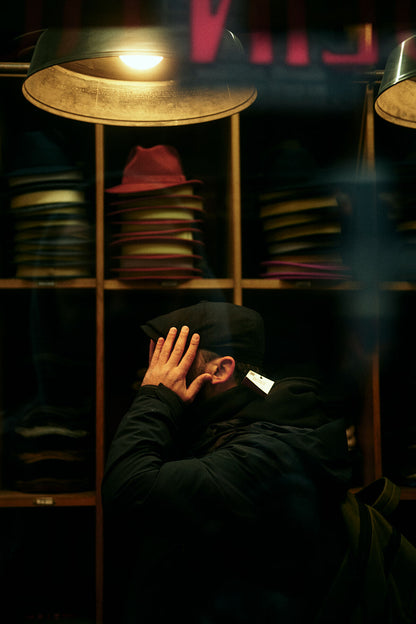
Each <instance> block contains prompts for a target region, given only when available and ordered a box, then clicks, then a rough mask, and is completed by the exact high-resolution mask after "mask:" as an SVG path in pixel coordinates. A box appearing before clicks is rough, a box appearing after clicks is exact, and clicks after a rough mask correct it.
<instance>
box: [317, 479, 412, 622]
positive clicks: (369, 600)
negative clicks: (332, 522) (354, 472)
mask: <svg viewBox="0 0 416 624" xmlns="http://www.w3.org/2000/svg"><path fill="white" fill-rule="evenodd" d="M371 496H373V499H372V500H371ZM399 499H400V489H399V488H398V486H396V485H395V484H394V483H392V482H391V481H389V480H388V479H386V478H382V479H378V480H377V481H375V482H374V483H373V484H371V485H370V486H368V487H366V488H363V490H361V491H360V492H358V493H357V495H353V494H351V493H348V494H347V497H346V499H345V501H344V502H343V503H342V514H343V517H344V521H345V525H346V528H347V532H348V536H349V548H348V551H347V553H346V555H345V558H344V560H343V562H342V565H341V567H340V569H339V571H338V573H337V576H336V578H335V579H334V582H333V584H332V586H331V589H330V591H329V593H328V595H327V597H326V599H325V602H324V604H323V605H322V608H321V610H320V612H319V614H318V616H317V617H316V619H315V620H314V622H315V624H326V623H328V624H329V623H330V622H332V623H333V622H337V624H341V623H345V624H346V623H348V624H373V623H374V624H376V623H377V624H415V623H416V548H415V547H414V546H413V545H412V544H411V543H410V542H409V541H408V540H407V539H406V538H405V537H404V535H402V534H401V533H400V532H399V531H398V530H397V529H396V528H395V527H393V526H392V525H391V524H390V522H389V521H388V520H387V517H386V516H388V515H389V514H391V513H392V511H394V509H395V507H396V506H397V504H398V502H399ZM364 501H366V502H364Z"/></svg>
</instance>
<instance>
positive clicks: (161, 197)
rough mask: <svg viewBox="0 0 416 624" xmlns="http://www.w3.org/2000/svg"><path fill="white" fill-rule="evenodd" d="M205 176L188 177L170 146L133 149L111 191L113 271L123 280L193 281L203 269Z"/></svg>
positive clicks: (109, 190)
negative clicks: (202, 187)
mask: <svg viewBox="0 0 416 624" xmlns="http://www.w3.org/2000/svg"><path fill="white" fill-rule="evenodd" d="M200 184H201V181H200V180H187V179H186V177H185V175H184V174H183V170H182V164H181V160H180V156H179V154H178V152H177V150H176V149H175V148H174V147H172V146H169V145H155V146H153V147H150V148H144V147H141V146H139V145H138V146H135V147H133V148H132V149H131V151H130V153H129V156H128V159H127V163H126V166H125V168H124V171H123V177H122V182H121V184H120V185H118V186H114V187H111V188H108V189H106V192H107V194H108V196H107V198H108V202H107V208H108V212H107V218H108V219H109V226H110V228H109V229H110V237H111V240H110V241H109V244H110V249H111V267H110V268H111V271H112V272H113V274H115V276H116V277H117V278H119V279H123V280H133V279H134V280H159V281H165V280H175V281H178V280H188V279H191V278H193V277H196V276H199V275H201V273H202V270H201V268H200V262H201V260H202V256H201V255H200V254H201V251H202V249H203V245H204V243H203V241H202V230H201V223H202V219H203V215H204V205H203V199H202V197H201V196H200V195H196V194H195V189H194V187H195V186H196V185H200Z"/></svg>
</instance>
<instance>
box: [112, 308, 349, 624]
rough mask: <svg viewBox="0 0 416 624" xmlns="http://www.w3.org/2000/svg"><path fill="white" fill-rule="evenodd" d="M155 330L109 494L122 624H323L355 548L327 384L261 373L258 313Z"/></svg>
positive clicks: (187, 312) (200, 311)
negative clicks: (322, 612)
mask: <svg viewBox="0 0 416 624" xmlns="http://www.w3.org/2000/svg"><path fill="white" fill-rule="evenodd" d="M143 330H144V331H145V333H146V334H147V335H148V337H149V338H150V351H149V367H148V369H147V371H146V374H145V376H144V378H143V382H142V385H141V387H140V389H139V391H138V393H137V397H136V398H135V400H134V401H133V404H132V406H131V408H130V409H129V411H128V412H127V414H126V415H125V416H124V418H123V420H122V421H121V423H120V425H119V428H118V431H117V433H116V435H115V437H114V440H113V441H112V444H111V447H110V450H109V455H108V460H107V466H106V471H105V477H104V481H103V486H102V495H103V503H104V506H105V510H106V522H107V524H106V527H105V528H106V542H107V545H109V547H110V550H111V553H112V556H111V559H110V561H111V563H110V565H109V567H110V568H111V570H112V581H111V584H110V585H109V590H110V589H111V593H112V594H113V592H114V591H115V584H116V583H117V582H118V594H117V598H114V597H113V598H112V599H111V602H112V606H113V608H114V609H115V613H116V614H117V618H118V620H117V621H119V622H129V623H130V622H141V623H143V624H150V623H159V622H168V621H178V622H181V624H184V623H193V624H194V623H198V624H214V623H217V622H221V623H222V622H224V624H225V623H227V624H233V623H235V624H237V623H238V624H240V623H247V624H248V623H250V624H254V623H256V624H257V623H263V622H273V623H276V624H277V623H278V622H279V623H280V622H283V623H285V624H286V623H287V624H289V623H290V624H294V623H305V622H312V621H313V617H314V614H315V613H317V612H318V610H319V605H320V603H321V601H322V598H323V596H324V595H325V593H326V591H327V589H328V587H329V585H330V583H331V580H332V578H333V575H334V574H335V571H336V569H337V567H338V566H339V562H340V560H341V557H342V556H343V553H344V551H345V544H346V542H345V536H344V530H343V524H342V521H341V517H340V513H339V503H340V501H341V500H342V498H343V496H344V495H345V492H346V489H347V487H348V484H349V478H350V466H349V460H348V449H347V439H346V434H345V423H344V422H343V420H342V419H341V418H337V417H336V415H335V416H334V415H333V414H332V413H331V410H330V409H329V407H327V405H326V403H325V401H324V400H323V396H322V395H321V393H320V386H319V384H318V383H317V382H316V381H315V380H313V379H303V378H291V379H283V380H280V381H277V382H276V383H274V385H273V387H272V388H271V390H270V391H269V386H270V385H271V384H269V383H268V380H265V379H264V377H263V376H262V375H261V374H259V375H257V377H256V375H255V374H254V375H253V372H249V371H250V369H251V370H252V371H253V370H254V371H257V370H259V367H260V366H261V363H262V358H263V354H264V328H263V322H262V319H261V317H260V316H259V315H258V314H257V313H256V312H254V311H253V310H250V309H248V308H245V307H243V306H236V305H233V304H228V303H214V302H201V303H199V304H196V305H194V306H189V307H187V308H182V309H180V310H176V311H174V312H171V313H168V314H165V315H162V316H160V317H157V318H156V319H153V320H152V321H149V322H148V323H146V324H145V325H144V326H143ZM247 373H248V375H247Z"/></svg>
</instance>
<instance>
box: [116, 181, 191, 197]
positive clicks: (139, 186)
mask: <svg viewBox="0 0 416 624" xmlns="http://www.w3.org/2000/svg"><path fill="white" fill-rule="evenodd" d="M194 184H202V180H186V182H183V181H181V182H160V183H155V182H153V183H150V182H149V181H147V182H142V183H139V182H137V183H135V184H118V185H117V186H112V187H111V188H108V189H106V193H113V194H118V195H125V194H127V193H132V194H133V193H134V194H138V195H139V194H144V193H149V192H151V191H159V190H164V191H166V190H168V189H177V188H180V187H185V186H189V185H194Z"/></svg>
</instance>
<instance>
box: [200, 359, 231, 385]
mask: <svg viewBox="0 0 416 624" xmlns="http://www.w3.org/2000/svg"><path fill="white" fill-rule="evenodd" d="M234 370H235V360H234V358H233V357H231V355H224V356H222V357H219V358H215V360H211V362H209V364H208V366H207V369H206V372H207V373H211V375H212V379H211V382H210V383H211V385H216V384H223V383H227V382H229V381H232V380H233V375H234Z"/></svg>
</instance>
